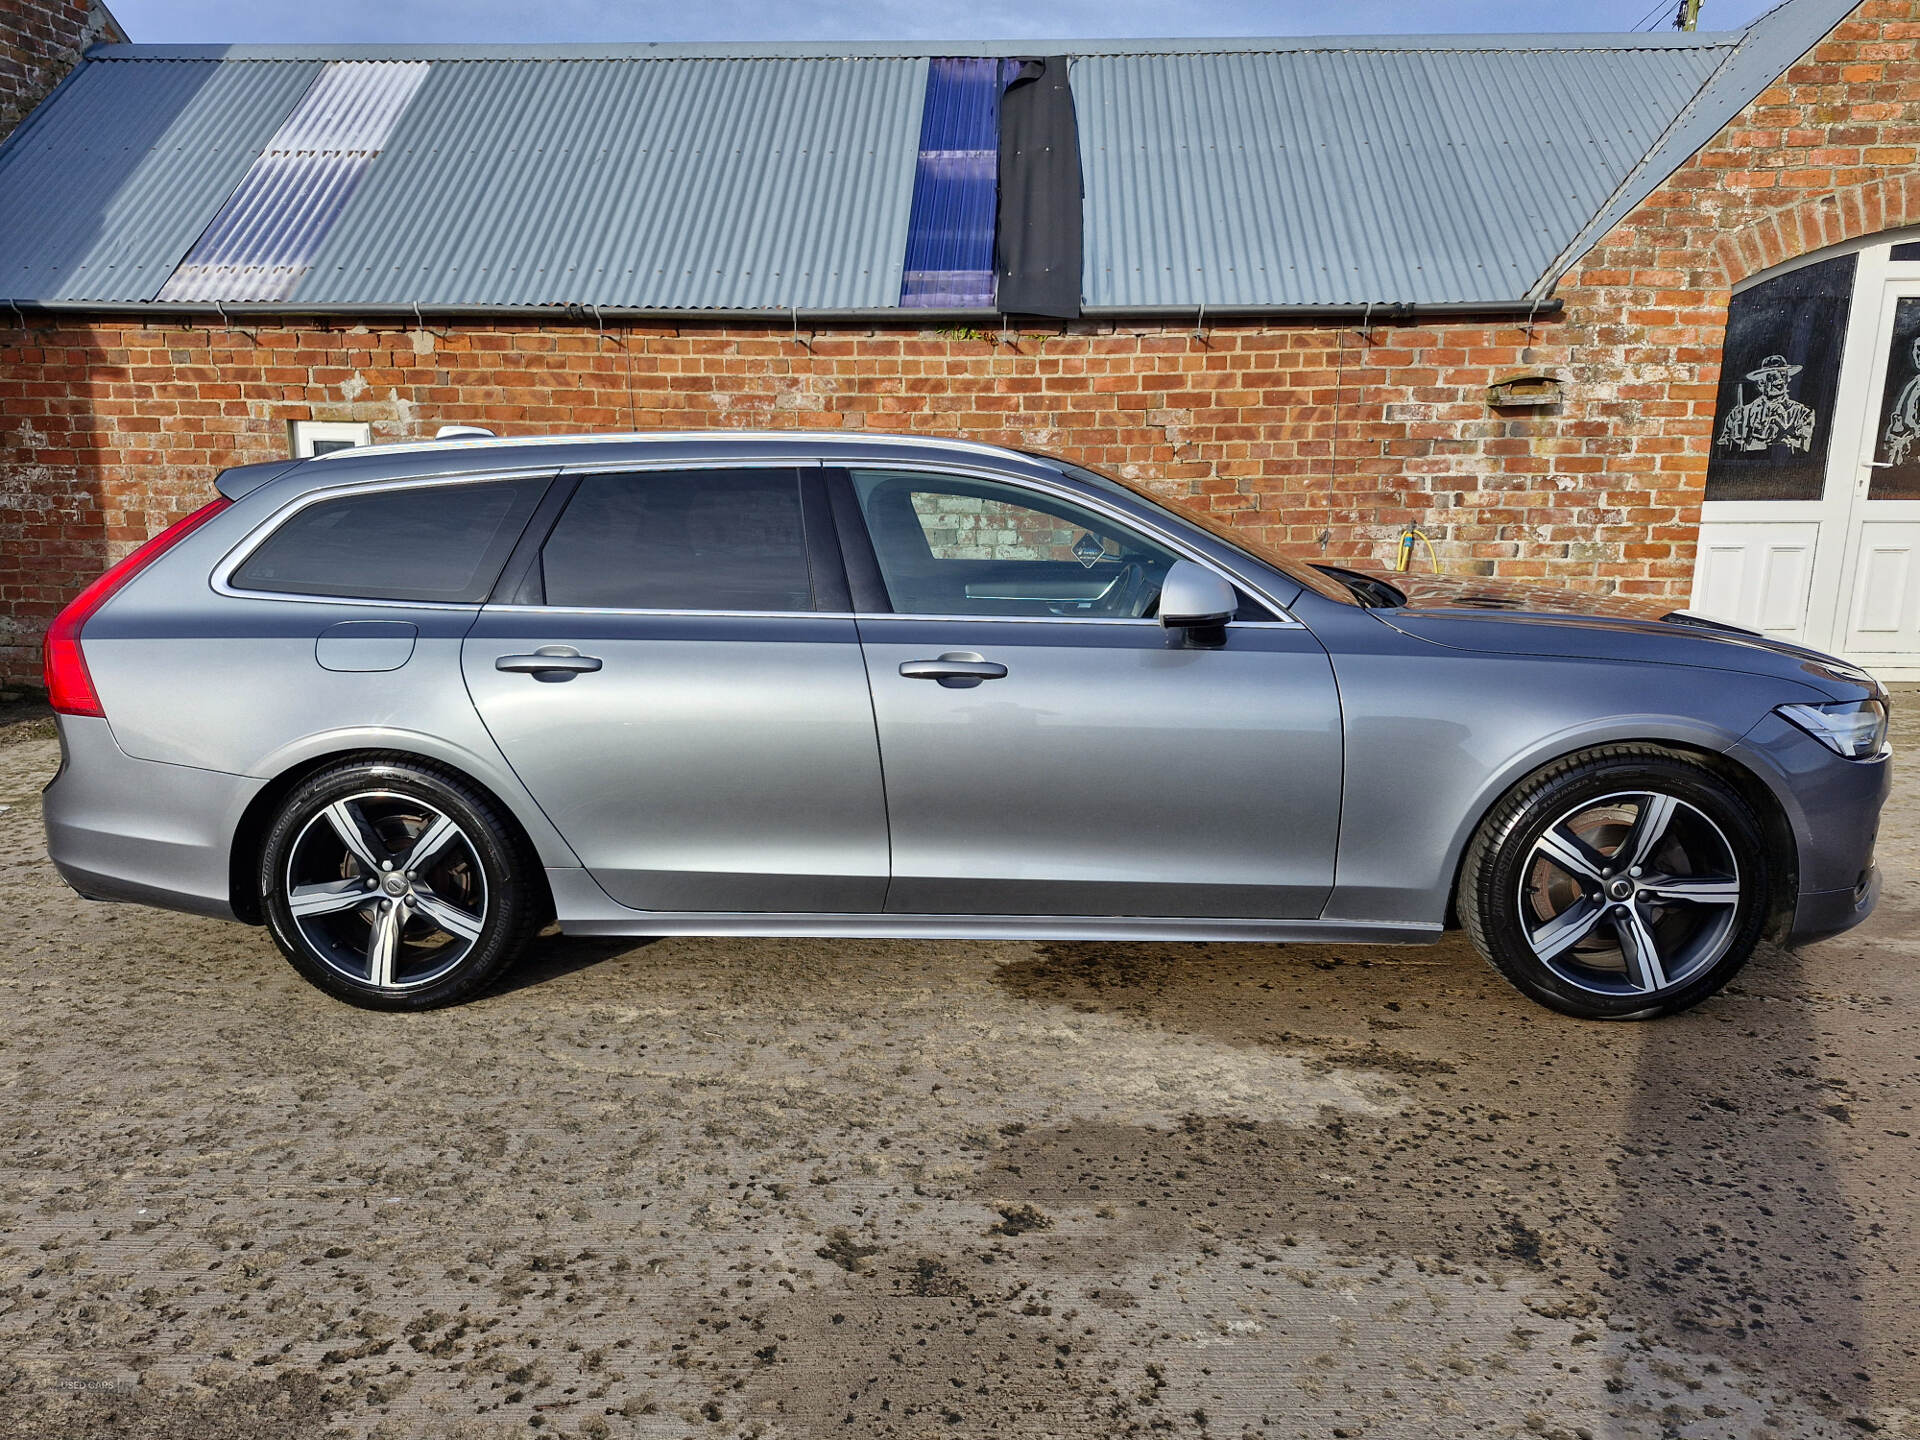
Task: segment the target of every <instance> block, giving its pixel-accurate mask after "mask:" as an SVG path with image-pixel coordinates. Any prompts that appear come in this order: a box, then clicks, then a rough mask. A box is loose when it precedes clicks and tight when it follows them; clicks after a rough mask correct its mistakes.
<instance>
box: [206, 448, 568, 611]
mask: <svg viewBox="0 0 1920 1440" xmlns="http://www.w3.org/2000/svg"><path fill="white" fill-rule="evenodd" d="M334 453H336V454H345V453H346V452H345V451H336V452H334ZM316 458H318V459H322V460H324V459H325V458H326V456H324V455H322V456H318V457H316ZM558 473H559V472H558V471H557V470H556V469H555V468H554V467H553V466H551V465H542V466H540V467H539V468H537V469H533V470H492V471H483V472H462V473H458V474H453V475H406V476H393V475H388V476H382V477H381V478H380V479H378V480H360V481H356V482H355V483H353V484H350V485H329V486H327V487H326V488H324V489H320V490H309V491H306V492H304V493H302V494H299V495H295V496H293V497H292V498H291V499H289V500H287V501H285V502H283V503H282V504H280V505H279V506H277V507H275V508H274V509H273V510H272V511H270V512H269V513H268V514H267V515H265V516H263V517H262V518H261V519H260V521H259V522H258V523H257V524H255V525H254V527H253V528H252V529H251V530H249V531H247V533H246V534H245V535H243V536H241V537H240V539H239V540H237V541H235V542H234V544H233V546H232V548H230V549H229V550H228V551H227V553H226V554H225V555H223V556H222V557H221V558H220V560H219V562H218V563H217V564H216V565H215V566H214V567H213V573H212V574H211V575H210V576H209V577H208V579H207V583H208V584H209V585H210V586H211V587H212V588H213V591H214V593H215V594H216V595H224V596H226V597H227V598H228V599H230V600H296V601H299V602H300V603H301V604H303V605H356V606H361V607H365V606H368V605H397V606H403V607H406V608H408V609H416V610H459V611H469V612H477V611H478V610H479V609H480V608H481V606H482V605H484V604H485V603H486V602H485V601H460V600H395V599H390V598H384V597H381V596H378V595H302V594H300V593H298V592H297V591H288V590H245V589H242V588H241V587H239V586H238V585H235V584H233V583H232V582H233V572H234V571H236V570H238V569H239V568H240V567H241V566H242V565H244V564H246V563H247V559H248V557H249V556H251V555H252V554H253V552H254V551H255V550H258V549H259V548H260V547H261V546H262V545H263V544H265V543H266V541H267V537H268V536H270V535H272V534H274V532H276V531H277V530H279V528H280V527H281V526H282V525H284V524H286V522H287V521H289V520H291V519H292V518H293V517H294V516H295V515H297V514H299V513H300V512H301V511H302V510H305V509H306V508H307V507H308V506H310V505H319V504H322V503H324V502H326V501H329V500H343V499H347V498H349V497H351V496H354V495H364V494H369V493H372V492H375V491H380V490H411V489H415V488H418V487H423V486H429V485H486V484H498V483H499V482H501V481H505V480H547V481H552V480H553V479H554V478H555V476H556V475H557V474H558Z"/></svg>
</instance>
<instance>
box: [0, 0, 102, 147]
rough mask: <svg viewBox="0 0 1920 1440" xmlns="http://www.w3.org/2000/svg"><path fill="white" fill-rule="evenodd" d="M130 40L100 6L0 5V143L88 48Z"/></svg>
mask: <svg viewBox="0 0 1920 1440" xmlns="http://www.w3.org/2000/svg"><path fill="white" fill-rule="evenodd" d="M126 38H127V37H126V36H125V35H123V34H122V33H121V31H120V27H119V26H118V25H117V24H115V23H114V19H113V16H112V15H111V14H109V13H108V11H107V7H106V6H104V5H102V4H101V3H100V0H0V140H4V139H6V137H7V132H8V131H10V130H11V129H13V127H14V126H15V125H18V124H19V123H20V121H21V120H22V119H23V118H24V117H25V115H26V113H27V112H28V111H29V110H31V109H33V107H34V106H35V105H38V104H39V103H40V101H41V100H42V99H44V98H45V97H46V94H47V92H48V91H49V90H51V89H53V87H54V86H55V85H58V84H59V83H60V79H61V77H62V76H64V75H65V74H66V73H67V71H69V70H71V69H72V68H73V66H74V62H75V61H77V60H78V59H79V58H80V54H81V52H82V51H84V50H85V49H86V48H87V47H88V46H89V45H97V44H99V43H101V42H102V41H109V42H112V41H122V40H125V39H126Z"/></svg>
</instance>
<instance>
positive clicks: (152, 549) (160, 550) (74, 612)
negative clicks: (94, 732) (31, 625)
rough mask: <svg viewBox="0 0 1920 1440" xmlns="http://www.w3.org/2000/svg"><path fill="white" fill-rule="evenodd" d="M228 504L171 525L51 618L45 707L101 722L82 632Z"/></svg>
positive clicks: (217, 502) (227, 502)
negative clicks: (142, 574) (128, 586)
mask: <svg viewBox="0 0 1920 1440" xmlns="http://www.w3.org/2000/svg"><path fill="white" fill-rule="evenodd" d="M232 503H233V502H232V501H231V500H227V499H224V498H222V499H219V500H215V501H213V502H212V503H211V504H208V505H202V506H201V507H200V508H199V509H198V510H196V511H194V512H193V513H192V514H191V515H189V516H187V517H186V519H184V520H177V521H175V522H174V523H173V524H171V525H169V526H168V527H167V528H166V529H164V530H162V531H161V532H160V533H159V534H158V535H156V536H154V537H153V538H152V539H151V540H149V541H147V543H146V544H144V545H142V546H141V547H140V548H139V549H138V550H136V551H134V552H133V553H132V554H131V555H129V556H127V558H126V559H124V560H122V561H121V562H120V563H119V564H118V565H116V566H114V567H113V568H112V569H111V570H109V571H107V573H106V574H104V575H102V576H101V577H100V578H99V579H98V580H96V581H94V582H93V583H92V584H91V585H89V586H87V588H86V589H84V590H82V591H81V592H80V593H79V594H78V595H77V596H75V597H74V599H73V602H72V603H71V604H69V605H68V606H67V608H66V609H64V610H62V611H61V612H60V613H59V615H57V616H55V617H54V621H53V624H52V625H50V626H48V627H47V640H46V648H45V651H44V652H43V668H42V674H43V675H44V677H45V679H46V682H47V703H48V704H49V705H51V706H52V707H53V708H54V709H55V710H57V711H58V712H59V713H60V714H62V715H97V716H100V717H102V718H104V717H105V715H106V713H107V712H106V711H104V710H102V709H101V708H100V696H99V695H98V693H96V692H95V690H94V688H93V676H92V675H90V674H88V673H87V657H86V654H85V652H84V651H82V650H81V648H80V630H81V627H83V626H84V625H85V624H86V623H87V621H89V620H91V619H92V618H93V616H94V613H95V612H96V611H97V610H99V608H100V607H101V606H102V605H104V604H106V603H107V601H109V600H111V599H112V598H113V597H114V596H115V595H117V594H118V593H119V592H120V591H121V590H122V589H123V588H124V587H125V586H126V584H127V582H128V581H130V580H132V579H133V577H134V576H136V575H138V574H139V573H140V572H141V571H142V570H144V569H146V568H147V567H148V566H149V565H151V564H153V562H154V561H156V560H158V559H159V558H160V557H161V556H162V555H164V554H166V553H167V551H169V550H171V549H172V548H173V547H174V546H176V545H178V544H179V543H180V542H181V541H182V540H184V539H186V538H187V536H189V535H191V534H192V533H193V532H194V531H196V530H198V529H199V528H200V527H201V526H202V525H204V524H206V523H207V521H209V520H211V519H213V517H214V516H216V515H218V514H219V513H220V512H221V511H222V510H224V509H226V508H227V506H229V505H231V504H232Z"/></svg>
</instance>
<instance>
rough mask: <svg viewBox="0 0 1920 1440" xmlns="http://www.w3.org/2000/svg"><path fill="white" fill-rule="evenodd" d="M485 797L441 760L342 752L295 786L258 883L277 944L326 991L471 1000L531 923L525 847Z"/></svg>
mask: <svg viewBox="0 0 1920 1440" xmlns="http://www.w3.org/2000/svg"><path fill="white" fill-rule="evenodd" d="M525 849H526V847H525V843H524V841H521V840H520V839H519V838H518V835H517V832H516V831H515V830H514V829H513V827H512V825H511V823H510V822H509V821H507V820H506V819H505V817H503V816H502V815H500V814H499V813H498V811H497V809H496V808H495V806H494V804H493V802H491V801H490V800H489V799H487V798H486V797H485V796H483V795H481V794H479V793H478V792H477V791H475V790H474V789H473V788H472V787H470V786H469V785H467V784H466V783H464V782H463V781H462V780H461V779H460V777H458V776H456V775H453V774H452V773H450V772H448V771H445V770H442V769H441V768H440V767H438V766H435V765H432V764H429V763H426V762H421V761H413V760H408V759H402V758H398V757H396V758H393V759H384V758H380V759H370V760H361V761H351V762H347V763H344V764H341V765H337V766H334V767H331V768H329V769H326V770H322V771H321V772H319V773H318V774H316V775H314V776H312V777H311V778H309V779H307V780H306V781H304V782H303V783H302V784H300V785H298V786H297V787H295V789H294V790H293V792H292V793H291V794H289V795H288V796H287V797H286V799H285V801H284V802H283V803H282V804H281V807H280V809H279V811H278V813H277V814H276V816H275V818H274V822H273V824H272V825H271V826H270V827H269V829H268V831H267V838H266V844H265V846H264V847H263V849H262V852H261V857H260V870H259V883H260V893H261V901H262V908H263V910H264V911H265V913H266V919H267V925H268V927H269V928H270V929H271V930H272V932H273V938H274V940H275V941H276V942H277V943H278V944H279V946H280V949H281V952H282V953H283V954H285V955H286V957H287V959H288V960H290V961H291V962H292V963H293V966H294V968H295V969H296V970H298V971H299V972H300V973H301V974H302V975H304V976H305V977H306V978H307V979H308V980H310V981H312V982H313V983H314V984H315V985H317V986H319V987H320V988H321V989H322V990H325V991H327V992H328V993H329V994H331V995H335V996H338V997H339V998H340V999H342V1000H346V1001H349V1002H351V1003H352V1004H355V1005H361V1006H365V1007H367V1008H369V1009H375V1010H425V1009H431V1008H432V1007H434V1006H438V1005H450V1004H454V1003H456V1002H458V1001H461V1000H465V999H468V998H469V997H471V996H473V995H474V994H477V993H478V992H479V991H480V990H482V989H483V988H485V987H486V986H487V985H488V984H489V983H490V982H491V981H492V980H493V979H494V978H495V977H496V976H498V975H499V974H500V973H501V972H502V971H503V970H505V969H506V968H507V966H509V965H510V964H512V963H513V961H514V959H515V958H516V956H517V955H518V954H519V952H520V951H521V950H522V949H523V948H524V947H525V945H526V942H527V939H528V937H529V935H530V934H531V933H532V931H533V929H534V928H535V927H536V925H537V921H538V913H539V907H538V902H537V900H536V897H535V896H534V894H533V893H532V892H531V889H530V886H529V884H528V880H527V877H528V876H529V875H530V874H531V873H532V863H533V862H532V857H531V856H529V855H527V854H526V853H525Z"/></svg>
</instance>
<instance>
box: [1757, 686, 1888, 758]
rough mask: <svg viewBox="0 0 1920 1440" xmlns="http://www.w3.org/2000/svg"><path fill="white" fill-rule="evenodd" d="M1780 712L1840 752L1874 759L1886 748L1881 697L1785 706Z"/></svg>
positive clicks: (1884, 719) (1836, 751) (1885, 731)
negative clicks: (1823, 703) (1824, 703)
mask: <svg viewBox="0 0 1920 1440" xmlns="http://www.w3.org/2000/svg"><path fill="white" fill-rule="evenodd" d="M1780 713H1781V714H1782V715H1784V716H1786V717H1787V719H1789V720H1791V721H1792V722H1793V723H1794V724H1796V725H1798V726H1799V727H1800V728H1801V729H1802V730H1804V731H1806V732H1807V733H1808V734H1809V735H1811V736H1813V738H1814V739H1816V740H1818V741H1819V742H1820V743H1821V744H1822V745H1824V746H1826V747H1827V748H1828V749H1829V750H1831V751H1833V753H1834V754H1836V755H1844V756H1846V757H1847V759H1849V760H1870V759H1872V758H1873V757H1874V756H1875V755H1878V754H1879V753H1880V752H1881V750H1883V749H1884V748H1886V743H1887V707H1886V705H1885V703H1884V702H1882V701H1879V700H1846V701H1840V702H1838V703H1835V704H1832V705H1782V706H1781V707H1780Z"/></svg>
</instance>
